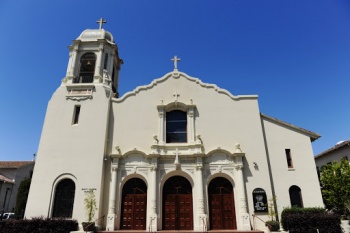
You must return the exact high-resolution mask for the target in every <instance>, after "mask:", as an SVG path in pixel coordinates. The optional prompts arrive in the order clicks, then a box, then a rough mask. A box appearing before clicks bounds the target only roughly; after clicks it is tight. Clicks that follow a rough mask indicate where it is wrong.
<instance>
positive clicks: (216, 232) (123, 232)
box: [99, 230, 264, 233]
mask: <svg viewBox="0 0 350 233" xmlns="http://www.w3.org/2000/svg"><path fill="white" fill-rule="evenodd" d="M148 232H149V231H146V230H145V231H141V230H140V231H137V230H128V231H127V230H118V231H99V233H148ZM149 233H197V231H189V230H178V231H176V230H174V231H172V230H167V231H153V232H149ZM198 233H200V232H198ZM204 233H264V231H258V230H255V231H240V230H209V231H206V232H204Z"/></svg>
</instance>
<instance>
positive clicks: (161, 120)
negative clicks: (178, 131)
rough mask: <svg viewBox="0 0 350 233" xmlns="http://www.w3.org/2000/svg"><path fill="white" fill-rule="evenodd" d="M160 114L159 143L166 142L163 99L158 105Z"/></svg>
mask: <svg viewBox="0 0 350 233" xmlns="http://www.w3.org/2000/svg"><path fill="white" fill-rule="evenodd" d="M157 108H158V115H159V126H158V130H159V131H158V137H159V138H158V140H159V144H160V145H163V144H164V128H165V127H164V121H165V120H164V117H165V106H164V105H163V100H161V104H160V105H158V106H157Z"/></svg>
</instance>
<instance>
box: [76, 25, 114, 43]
mask: <svg viewBox="0 0 350 233" xmlns="http://www.w3.org/2000/svg"><path fill="white" fill-rule="evenodd" d="M100 39H105V40H107V41H108V42H109V43H112V44H114V39H113V35H112V33H110V32H108V31H106V30H104V29H102V28H101V29H86V30H84V31H83V32H82V33H81V34H80V36H79V37H78V38H77V40H80V41H83V42H87V41H97V40H100Z"/></svg>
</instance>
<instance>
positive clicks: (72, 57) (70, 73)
mask: <svg viewBox="0 0 350 233" xmlns="http://www.w3.org/2000/svg"><path fill="white" fill-rule="evenodd" d="M70 49H71V52H70V53H69V62H68V67H67V77H68V78H69V80H70V83H72V79H73V78H74V70H75V65H76V63H77V54H78V49H79V45H78V44H75V45H73V46H71V47H70Z"/></svg>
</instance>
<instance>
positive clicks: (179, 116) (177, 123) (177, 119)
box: [166, 110, 187, 143]
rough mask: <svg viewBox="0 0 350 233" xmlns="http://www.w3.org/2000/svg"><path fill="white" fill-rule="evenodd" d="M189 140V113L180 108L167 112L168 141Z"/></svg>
mask: <svg viewBox="0 0 350 233" xmlns="http://www.w3.org/2000/svg"><path fill="white" fill-rule="evenodd" d="M174 142H175V143H176V142H187V114H186V112H183V111H180V110H174V111H171V112H167V113H166V143H174Z"/></svg>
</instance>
